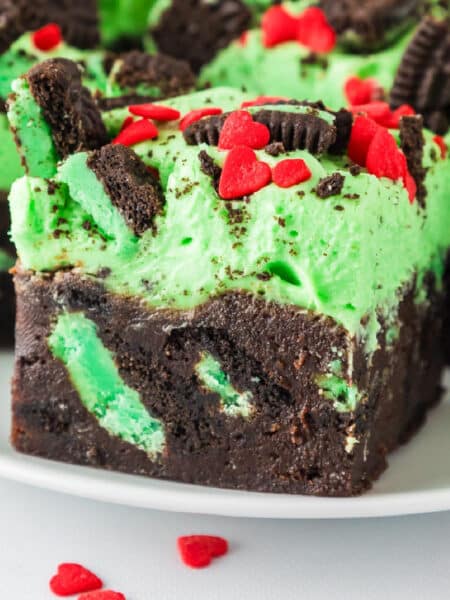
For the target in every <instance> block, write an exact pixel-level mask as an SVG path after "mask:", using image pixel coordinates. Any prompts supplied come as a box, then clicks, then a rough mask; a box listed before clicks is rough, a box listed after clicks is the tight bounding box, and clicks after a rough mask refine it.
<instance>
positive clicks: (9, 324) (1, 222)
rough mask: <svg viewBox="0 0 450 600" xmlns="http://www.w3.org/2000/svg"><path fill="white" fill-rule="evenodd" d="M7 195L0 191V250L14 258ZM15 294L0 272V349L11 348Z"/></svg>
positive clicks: (6, 277) (6, 275)
mask: <svg viewBox="0 0 450 600" xmlns="http://www.w3.org/2000/svg"><path fill="white" fill-rule="evenodd" d="M9 226H10V221H9V208H8V193H7V192H5V191H4V190H0V250H3V251H5V252H7V253H8V254H10V255H11V256H15V250H14V246H13V244H12V243H11V241H10V239H9V236H8V232H9ZM15 310H16V306H15V294H14V285H13V281H12V276H11V275H10V274H9V273H8V272H6V271H0V347H5V346H12V344H13V340H14V313H15Z"/></svg>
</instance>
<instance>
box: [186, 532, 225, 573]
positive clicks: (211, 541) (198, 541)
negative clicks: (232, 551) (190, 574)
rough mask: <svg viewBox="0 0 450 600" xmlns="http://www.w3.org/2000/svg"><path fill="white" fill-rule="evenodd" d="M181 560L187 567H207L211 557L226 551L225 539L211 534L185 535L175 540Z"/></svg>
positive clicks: (216, 556) (221, 554)
mask: <svg viewBox="0 0 450 600" xmlns="http://www.w3.org/2000/svg"><path fill="white" fill-rule="evenodd" d="M177 546H178V551H179V553H180V556H181V560H182V561H183V562H184V564H185V565H187V566H188V567H192V568H193V569H199V568H202V567H207V566H208V565H209V564H210V563H211V560H212V559H213V558H218V557H219V556H223V555H224V554H226V553H227V552H228V542H227V540H225V539H223V538H221V537H216V536H212V535H185V536H182V537H179V538H178V540H177Z"/></svg>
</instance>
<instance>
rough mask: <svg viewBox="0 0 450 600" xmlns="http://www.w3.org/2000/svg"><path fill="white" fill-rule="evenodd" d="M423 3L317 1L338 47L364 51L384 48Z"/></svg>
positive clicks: (402, 0)
mask: <svg viewBox="0 0 450 600" xmlns="http://www.w3.org/2000/svg"><path fill="white" fill-rule="evenodd" d="M421 4H423V0H320V2H319V6H320V8H321V9H322V10H323V11H324V12H325V14H326V16H327V18H328V21H329V22H330V24H331V25H332V27H333V28H334V29H335V31H336V32H337V34H338V35H339V38H340V41H341V43H343V44H344V45H346V46H349V47H351V48H353V49H354V50H358V51H364V50H369V49H374V48H379V47H383V46H385V45H387V44H388V43H390V42H391V41H392V39H393V38H394V37H396V36H397V35H398V34H399V33H400V32H401V31H403V30H404V29H405V28H407V27H408V26H409V25H410V24H411V22H412V21H413V20H414V19H417V18H418V14H419V9H420V6H421Z"/></svg>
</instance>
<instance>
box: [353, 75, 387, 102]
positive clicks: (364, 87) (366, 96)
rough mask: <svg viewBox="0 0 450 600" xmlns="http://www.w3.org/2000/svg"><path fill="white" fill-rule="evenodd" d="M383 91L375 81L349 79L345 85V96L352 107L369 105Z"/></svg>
mask: <svg viewBox="0 0 450 600" xmlns="http://www.w3.org/2000/svg"><path fill="white" fill-rule="evenodd" d="M380 91H381V87H380V85H379V84H378V82H377V81H376V80H375V79H361V78H360V77H357V76H353V77H349V78H348V79H347V81H346V82H345V85H344V92H345V96H346V98H347V100H348V103H349V104H350V105H351V106H358V105H361V104H369V103H370V102H372V101H373V100H374V99H375V97H376V95H377V94H378V93H379V92H380Z"/></svg>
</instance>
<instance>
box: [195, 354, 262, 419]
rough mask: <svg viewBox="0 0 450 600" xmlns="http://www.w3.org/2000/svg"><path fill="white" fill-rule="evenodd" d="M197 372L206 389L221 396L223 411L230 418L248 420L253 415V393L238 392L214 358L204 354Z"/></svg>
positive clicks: (196, 368)
mask: <svg viewBox="0 0 450 600" xmlns="http://www.w3.org/2000/svg"><path fill="white" fill-rule="evenodd" d="M195 371H196V373H197V375H198V377H199V379H200V381H201V382H202V384H203V385H204V386H205V388H206V389H207V390H208V391H210V392H214V393H215V394H218V395H219V396H220V399H221V401H222V409H223V411H224V412H225V413H226V414H227V415H228V416H230V417H238V416H239V417H244V418H247V417H249V416H250V415H251V414H252V412H253V407H252V405H251V400H252V398H253V394H252V392H242V393H241V392H238V391H237V390H236V389H235V388H234V387H233V384H232V383H231V381H230V378H229V376H228V375H227V374H226V373H225V372H224V371H223V369H222V367H221V365H220V362H219V361H218V360H216V359H215V358H214V356H212V355H211V354H209V353H208V352H205V353H203V354H202V357H201V359H200V361H199V362H198V363H197V365H196V366H195Z"/></svg>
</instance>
